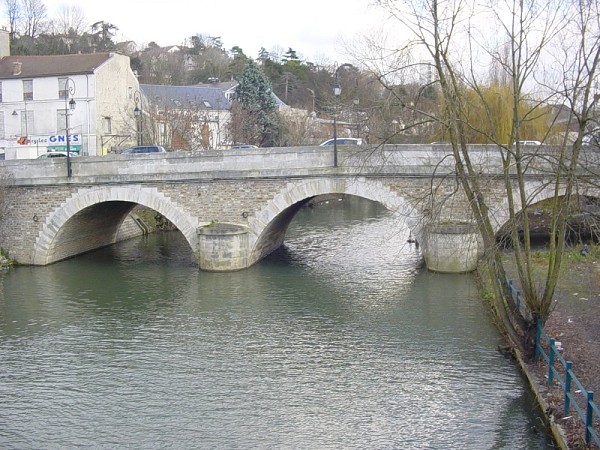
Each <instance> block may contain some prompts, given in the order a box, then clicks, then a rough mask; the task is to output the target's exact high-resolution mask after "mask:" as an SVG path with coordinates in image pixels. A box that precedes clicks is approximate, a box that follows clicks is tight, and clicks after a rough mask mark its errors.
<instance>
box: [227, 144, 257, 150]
mask: <svg viewBox="0 0 600 450" xmlns="http://www.w3.org/2000/svg"><path fill="white" fill-rule="evenodd" d="M231 148H232V149H238V148H258V147H257V146H256V145H252V144H237V145H234V146H233V147H231Z"/></svg>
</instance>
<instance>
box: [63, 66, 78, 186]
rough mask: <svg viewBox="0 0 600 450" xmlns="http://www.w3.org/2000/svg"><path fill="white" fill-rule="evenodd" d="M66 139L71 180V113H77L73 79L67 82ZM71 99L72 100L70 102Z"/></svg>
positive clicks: (68, 174) (68, 170)
mask: <svg viewBox="0 0 600 450" xmlns="http://www.w3.org/2000/svg"><path fill="white" fill-rule="evenodd" d="M65 93H66V94H65V138H66V140H67V177H68V178H71V175H72V174H73V172H72V170H71V139H70V137H69V111H75V105H76V103H75V99H74V98H73V96H74V95H75V82H74V81H73V80H72V79H71V78H67V79H66V80H65ZM69 97H70V98H71V99H70V100H69Z"/></svg>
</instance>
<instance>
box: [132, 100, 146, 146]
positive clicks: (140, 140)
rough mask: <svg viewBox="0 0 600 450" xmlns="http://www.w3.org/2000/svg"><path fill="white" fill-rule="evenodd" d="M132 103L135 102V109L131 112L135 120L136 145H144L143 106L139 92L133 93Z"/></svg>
mask: <svg viewBox="0 0 600 450" xmlns="http://www.w3.org/2000/svg"><path fill="white" fill-rule="evenodd" d="M133 101H134V102H135V109H134V110H133V115H134V116H135V119H136V128H137V145H144V134H143V132H144V130H143V128H142V127H143V122H142V121H143V120H144V117H143V112H144V111H143V108H144V105H143V103H142V96H141V94H140V91H135V93H134V94H133Z"/></svg>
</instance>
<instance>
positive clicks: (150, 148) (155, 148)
mask: <svg viewBox="0 0 600 450" xmlns="http://www.w3.org/2000/svg"><path fill="white" fill-rule="evenodd" d="M166 152H167V151H166V150H165V149H164V148H163V147H161V146H160V145H138V146H137V147H131V148H127V149H125V150H123V151H122V152H121V154H123V155H132V154H137V153H166Z"/></svg>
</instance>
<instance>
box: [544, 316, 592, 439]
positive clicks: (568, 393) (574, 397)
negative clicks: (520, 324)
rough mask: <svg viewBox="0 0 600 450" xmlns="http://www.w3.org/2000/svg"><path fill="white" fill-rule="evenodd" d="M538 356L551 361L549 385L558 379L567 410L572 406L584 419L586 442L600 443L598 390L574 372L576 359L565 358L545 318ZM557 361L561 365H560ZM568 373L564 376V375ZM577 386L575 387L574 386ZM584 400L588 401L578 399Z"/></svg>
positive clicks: (565, 411) (567, 413)
mask: <svg viewBox="0 0 600 450" xmlns="http://www.w3.org/2000/svg"><path fill="white" fill-rule="evenodd" d="M544 343H546V344H547V346H548V352H546V350H544V345H543V344H544ZM535 356H536V358H539V357H540V356H541V357H543V358H544V360H545V361H546V363H547V364H548V385H549V386H552V385H553V384H554V383H555V381H556V384H558V386H560V388H561V389H562V391H563V393H564V414H565V416H568V415H569V413H570V411H571V408H572V409H573V410H574V411H575V412H576V413H577V416H578V417H579V419H581V421H582V422H583V423H584V426H585V433H584V441H585V445H586V446H589V445H590V444H591V443H592V442H594V443H595V444H596V445H598V446H599V447H600V438H599V437H598V433H597V432H596V431H595V430H594V415H595V416H596V417H597V418H600V410H598V405H596V403H594V393H593V392H592V391H588V390H586V389H585V388H584V387H583V385H582V384H581V382H580V381H579V379H578V378H577V377H576V376H575V373H574V372H573V363H572V362H571V361H565V359H564V358H563V357H562V355H561V354H560V352H559V349H558V348H557V345H556V341H555V339H554V338H550V337H549V336H548V335H546V333H544V329H543V325H542V321H541V320H538V322H537V332H536V337H535ZM557 362H558V363H559V364H560V366H557ZM563 376H564V378H563ZM573 387H575V390H573ZM578 397H579V401H581V402H582V403H583V404H584V405H580V403H578Z"/></svg>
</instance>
